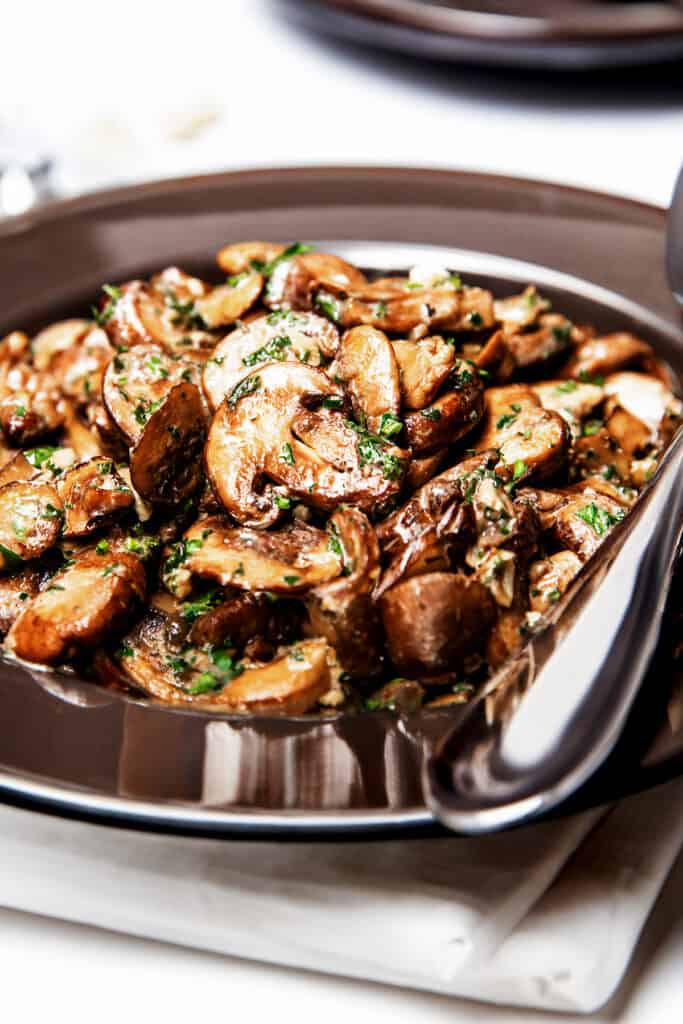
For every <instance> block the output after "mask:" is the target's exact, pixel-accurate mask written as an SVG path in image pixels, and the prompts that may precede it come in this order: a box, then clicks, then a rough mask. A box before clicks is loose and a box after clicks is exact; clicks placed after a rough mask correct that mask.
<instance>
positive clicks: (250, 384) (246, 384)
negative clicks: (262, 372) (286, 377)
mask: <svg viewBox="0 0 683 1024" xmlns="http://www.w3.org/2000/svg"><path fill="white" fill-rule="evenodd" d="M260 387H261V378H260V377H258V376H257V377H245V378H244V380H241V381H240V382H239V384H235V386H234V388H233V389H232V391H231V392H230V394H229V395H228V397H227V399H226V401H227V403H228V406H229V407H230V408H231V409H234V408H235V406H236V405H237V403H238V402H239V401H240V399H242V398H246V396H247V395H253V393H254V392H255V391H258V389H259V388H260Z"/></svg>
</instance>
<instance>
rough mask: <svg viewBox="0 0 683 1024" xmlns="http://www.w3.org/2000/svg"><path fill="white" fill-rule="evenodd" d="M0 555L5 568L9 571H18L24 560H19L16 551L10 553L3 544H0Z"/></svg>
mask: <svg viewBox="0 0 683 1024" xmlns="http://www.w3.org/2000/svg"><path fill="white" fill-rule="evenodd" d="M0 555H2V557H3V560H4V563H5V568H6V569H9V570H10V571H11V570H12V569H19V568H21V566H22V565H23V564H24V559H23V558H21V557H20V555H18V554H17V553H16V551H12V549H11V548H6V547H5V545H4V544H0Z"/></svg>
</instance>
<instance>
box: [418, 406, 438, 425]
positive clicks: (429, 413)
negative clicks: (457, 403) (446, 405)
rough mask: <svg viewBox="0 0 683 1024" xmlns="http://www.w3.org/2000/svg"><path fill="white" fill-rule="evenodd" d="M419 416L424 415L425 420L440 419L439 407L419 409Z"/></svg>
mask: <svg viewBox="0 0 683 1024" xmlns="http://www.w3.org/2000/svg"><path fill="white" fill-rule="evenodd" d="M420 416H424V418H425V419H426V420H432V421H433V422H434V423H436V422H437V421H438V420H440V419H441V410H440V409H420Z"/></svg>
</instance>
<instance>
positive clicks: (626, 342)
mask: <svg viewBox="0 0 683 1024" xmlns="http://www.w3.org/2000/svg"><path fill="white" fill-rule="evenodd" d="M653 355H654V353H653V351H652V346H651V345H648V344H647V342H645V341H642V339H641V338H637V337H636V336H635V334H629V333H628V331H618V332H617V333H615V334H603V335H601V336H600V337H597V338H589V339H588V340H587V341H584V342H583V343H582V344H580V345H578V346H577V348H576V350H575V351H574V353H573V355H572V356H571V358H570V359H568V360H567V362H566V363H565V364H564V366H563V367H562V369H561V371H560V376H561V377H565V378H568V377H573V378H576V379H578V380H591V379H594V378H596V377H598V378H599V377H603V376H606V375H607V374H608V373H614V372H615V371H616V370H624V369H626V368H627V367H629V366H633V365H638V364H642V363H643V362H647V361H648V360H650V359H652V358H653Z"/></svg>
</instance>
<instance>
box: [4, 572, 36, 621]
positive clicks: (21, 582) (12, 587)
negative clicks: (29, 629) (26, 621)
mask: <svg viewBox="0 0 683 1024" xmlns="http://www.w3.org/2000/svg"><path fill="white" fill-rule="evenodd" d="M39 583H40V575H39V574H38V573H37V572H33V571H32V570H30V569H26V570H24V571H23V572H18V573H15V574H14V575H13V576H0V637H2V636H4V635H5V633H7V631H8V630H9V629H10V627H11V625H12V623H13V622H14V621H15V620H16V619H18V618H19V616H20V615H21V613H22V612H23V610H24V608H26V607H27V603H28V602H29V601H30V600H31V599H32V598H33V597H35V596H36V594H37V593H38V586H39Z"/></svg>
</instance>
